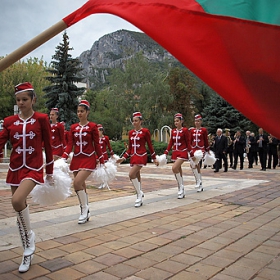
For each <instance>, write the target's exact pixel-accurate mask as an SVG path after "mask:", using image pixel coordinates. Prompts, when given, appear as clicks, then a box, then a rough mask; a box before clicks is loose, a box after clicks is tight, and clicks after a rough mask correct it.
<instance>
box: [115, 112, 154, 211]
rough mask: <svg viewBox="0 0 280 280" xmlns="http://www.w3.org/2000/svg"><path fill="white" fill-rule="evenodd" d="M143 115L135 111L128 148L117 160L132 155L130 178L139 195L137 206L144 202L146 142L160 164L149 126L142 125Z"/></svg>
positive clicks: (119, 161)
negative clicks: (142, 171)
mask: <svg viewBox="0 0 280 280" xmlns="http://www.w3.org/2000/svg"><path fill="white" fill-rule="evenodd" d="M142 122H143V117H142V114H141V113H140V112H135V113H133V118H132V125H133V127H134V129H132V130H130V131H129V136H128V137H129V144H128V149H127V150H126V152H125V153H124V155H123V157H122V158H120V159H118V160H117V163H121V162H123V161H125V160H126V159H127V158H128V157H130V166H131V169H130V172H129V179H130V180H131V182H132V184H133V186H134V188H135V191H136V193H137V197H136V200H135V205H134V206H135V207H140V206H142V204H143V201H142V197H143V196H144V194H143V192H142V189H141V174H140V171H141V169H142V167H143V166H144V165H146V164H147V160H148V156H147V150H146V143H147V145H148V147H149V150H150V153H151V157H152V159H153V160H154V163H155V164H156V165H158V161H157V160H156V154H155V151H154V148H153V145H152V141H151V134H150V131H149V130H148V129H147V128H143V127H142Z"/></svg>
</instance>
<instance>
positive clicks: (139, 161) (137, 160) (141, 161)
mask: <svg viewBox="0 0 280 280" xmlns="http://www.w3.org/2000/svg"><path fill="white" fill-rule="evenodd" d="M147 161H148V156H147V155H144V156H138V155H133V156H131V157H130V165H131V166H133V165H141V166H143V165H146V164H147Z"/></svg>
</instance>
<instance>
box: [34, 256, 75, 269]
mask: <svg viewBox="0 0 280 280" xmlns="http://www.w3.org/2000/svg"><path fill="white" fill-rule="evenodd" d="M72 265H73V263H72V262H70V261H68V260H65V259H63V258H57V259H52V260H48V261H45V262H41V263H40V266H42V267H44V268H45V269H48V270H49V271H51V272H53V271H56V270H60V269H62V268H64V267H68V266H72Z"/></svg>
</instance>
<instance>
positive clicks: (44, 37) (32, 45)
mask: <svg viewBox="0 0 280 280" xmlns="http://www.w3.org/2000/svg"><path fill="white" fill-rule="evenodd" d="M66 28H67V25H66V23H65V22H64V21H63V20H60V21H59V22H58V23H56V24H55V25H53V26H51V27H50V28H48V29H46V30H45V31H43V32H42V33H41V34H39V35H37V36H36V37H34V38H33V39H31V40H30V41H28V42H27V43H25V44H24V45H22V46H21V47H19V48H18V49H16V50H15V51H13V52H12V53H10V54H9V55H7V56H6V57H4V58H3V59H1V60H0V72H2V71H3V70H5V69H6V68H8V67H9V66H11V65H12V64H13V63H15V62H16V61H18V60H19V59H21V58H22V57H24V56H25V55H27V54H29V53H30V52H32V51H33V50H35V49H36V48H38V47H39V46H41V45H43V44H44V43H45V42H47V41H48V40H50V39H51V38H52V37H54V36H55V35H57V34H58V33H60V32H61V31H63V30H64V29H66Z"/></svg>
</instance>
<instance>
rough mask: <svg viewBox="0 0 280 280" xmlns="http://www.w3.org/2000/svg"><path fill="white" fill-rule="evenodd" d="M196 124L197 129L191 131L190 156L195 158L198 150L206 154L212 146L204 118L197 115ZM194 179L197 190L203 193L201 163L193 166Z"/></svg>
mask: <svg viewBox="0 0 280 280" xmlns="http://www.w3.org/2000/svg"><path fill="white" fill-rule="evenodd" d="M194 124H195V127H193V128H190V129H189V132H190V133H189V135H190V142H191V152H190V156H191V157H192V158H194V153H195V151H197V150H201V151H202V152H203V154H204V153H205V152H209V151H210V146H209V143H208V132H207V129H206V128H205V127H202V126H201V124H202V117H201V115H199V114H198V115H195V117H194ZM191 168H192V171H193V174H194V177H195V181H196V184H195V188H196V189H197V192H202V191H203V187H202V177H201V170H200V162H198V163H197V164H195V166H191Z"/></svg>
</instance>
